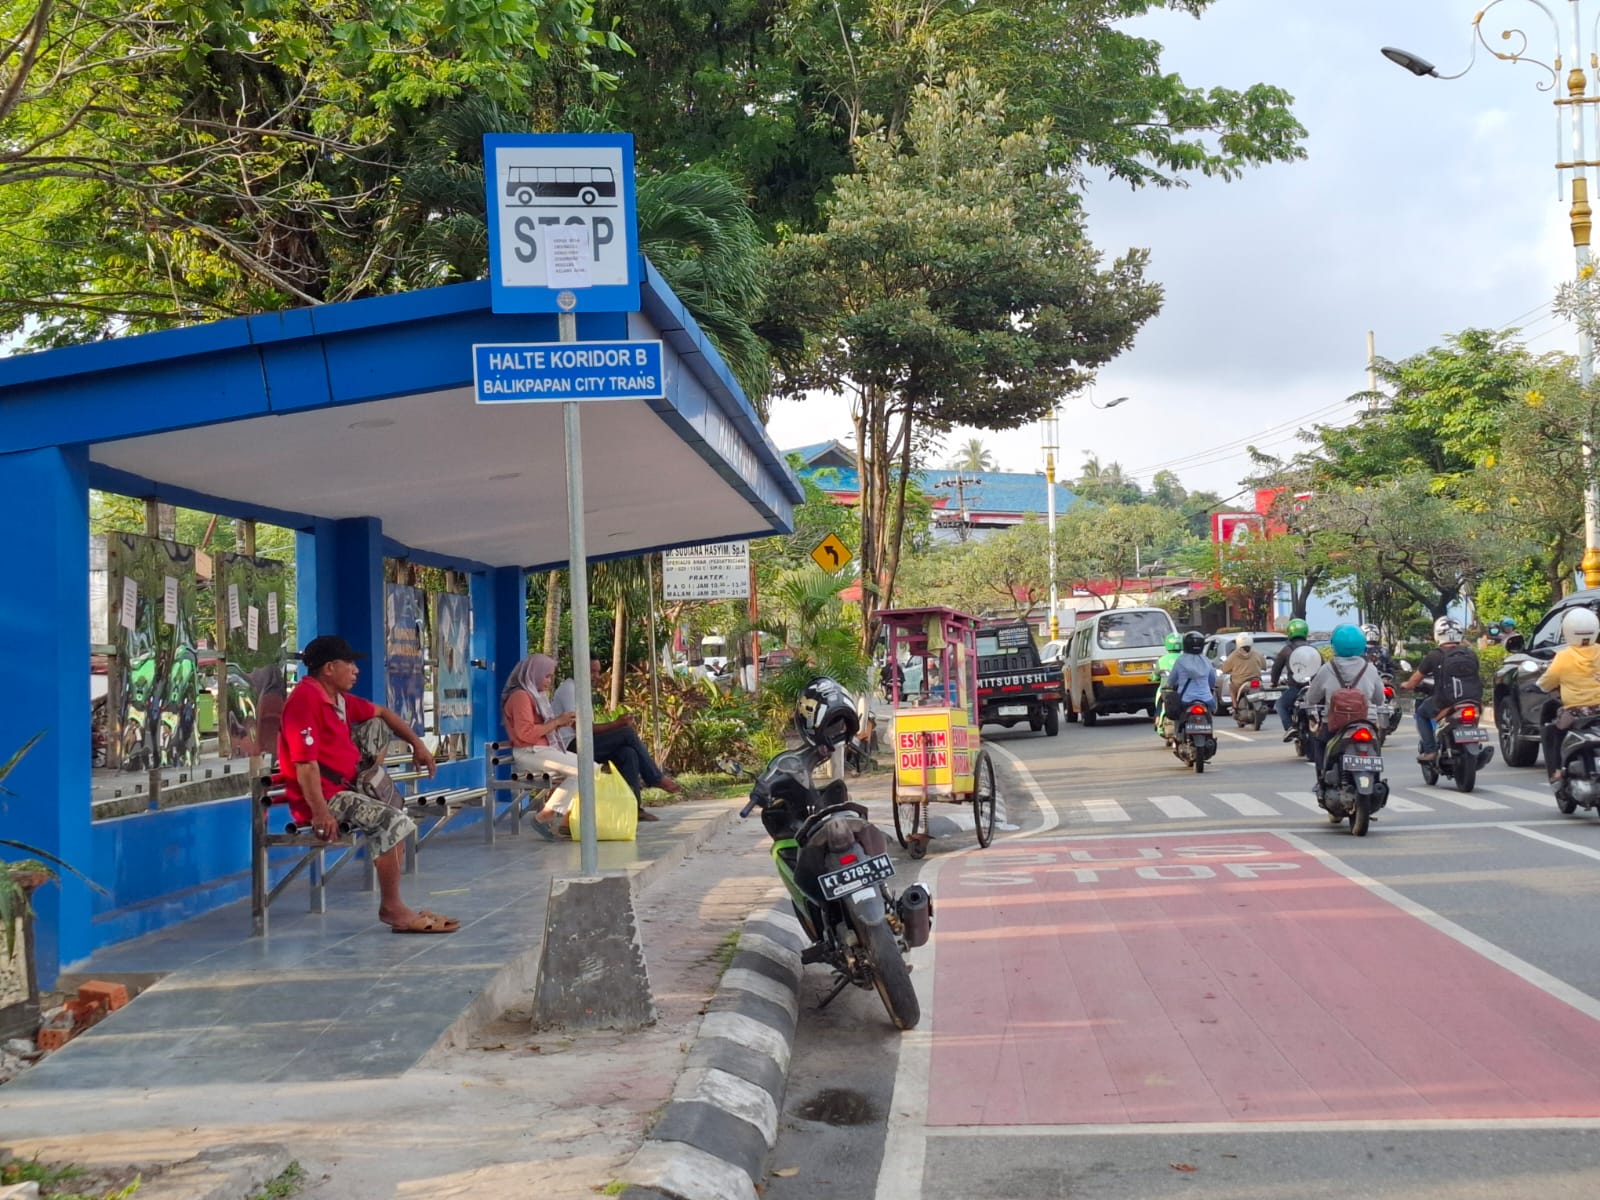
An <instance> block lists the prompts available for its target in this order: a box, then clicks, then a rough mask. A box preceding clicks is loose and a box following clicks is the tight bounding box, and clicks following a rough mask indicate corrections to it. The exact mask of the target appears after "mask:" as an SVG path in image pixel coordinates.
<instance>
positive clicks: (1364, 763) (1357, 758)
mask: <svg viewBox="0 0 1600 1200" xmlns="http://www.w3.org/2000/svg"><path fill="white" fill-rule="evenodd" d="M1339 763H1340V765H1341V766H1343V767H1344V769H1345V770H1346V771H1381V770H1383V759H1382V758H1380V757H1379V756H1378V755H1376V754H1346V755H1342V756H1341V757H1340V759H1339Z"/></svg>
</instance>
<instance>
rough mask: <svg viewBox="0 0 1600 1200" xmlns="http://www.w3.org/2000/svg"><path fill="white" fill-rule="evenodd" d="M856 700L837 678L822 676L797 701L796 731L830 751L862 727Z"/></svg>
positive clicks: (810, 743) (819, 747) (811, 683)
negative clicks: (857, 712)
mask: <svg viewBox="0 0 1600 1200" xmlns="http://www.w3.org/2000/svg"><path fill="white" fill-rule="evenodd" d="M860 724H861V722H860V718H858V717H857V716H856V702H855V701H854V700H852V699H851V698H850V693H849V692H847V691H845V690H844V686H843V685H842V684H840V683H839V682H838V681H837V680H834V679H829V678H828V677H827V676H825V675H819V676H817V677H816V678H815V679H813V680H812V681H811V682H810V683H808V684H806V686H805V688H804V689H803V690H802V691H801V693H800V698H799V699H798V700H796V701H795V702H794V727H795V731H796V732H797V733H799V735H800V736H801V737H802V738H804V739H805V741H806V743H807V744H808V745H811V746H816V747H817V748H818V749H823V750H831V749H833V748H834V747H835V746H839V745H843V744H844V743H845V742H846V741H848V740H849V739H850V738H853V737H855V735H856V730H857V729H858V728H860Z"/></svg>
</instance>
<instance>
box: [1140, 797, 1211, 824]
mask: <svg viewBox="0 0 1600 1200" xmlns="http://www.w3.org/2000/svg"><path fill="white" fill-rule="evenodd" d="M1150 803H1151V804H1154V805H1155V806H1156V807H1157V808H1159V809H1160V810H1161V811H1162V812H1163V813H1164V814H1166V816H1167V817H1168V818H1169V819H1171V820H1174V821H1176V820H1181V819H1183V818H1184V817H1203V816H1205V815H1206V814H1205V810H1204V809H1202V808H1201V807H1200V806H1199V805H1198V804H1195V803H1193V802H1192V801H1189V800H1185V799H1184V798H1183V797H1182V796H1151V797H1150Z"/></svg>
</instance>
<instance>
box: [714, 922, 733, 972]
mask: <svg viewBox="0 0 1600 1200" xmlns="http://www.w3.org/2000/svg"><path fill="white" fill-rule="evenodd" d="M738 952H739V931H738V930H737V929H730V930H728V932H727V933H725V934H723V935H722V941H720V942H718V943H717V948H716V949H715V950H713V951H712V952H711V957H712V958H714V959H716V960H717V967H718V972H717V973H718V975H719V976H720V975H721V973H722V972H723V971H726V970H727V969H728V964H729V963H731V962H733V956H734V955H735V954H737V953H738Z"/></svg>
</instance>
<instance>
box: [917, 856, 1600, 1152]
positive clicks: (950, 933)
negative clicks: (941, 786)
mask: <svg viewBox="0 0 1600 1200" xmlns="http://www.w3.org/2000/svg"><path fill="white" fill-rule="evenodd" d="M1013 846H1015V847H1016V848H1014V849H1012V848H1007V849H1006V850H1005V851H1003V852H1002V853H1000V854H995V853H993V852H992V851H991V852H988V853H985V854H973V855H967V856H963V857H962V858H961V859H959V860H955V861H951V862H949V863H948V864H946V866H945V867H944V869H943V871H942V874H941V878H940V885H941V886H940V890H939V896H938V900H937V922H936V924H935V930H936V933H937V947H936V955H935V961H934V983H933V987H934V1004H933V1013H934V1021H933V1038H932V1048H931V1059H930V1062H929V1068H930V1076H929V1094H928V1117H927V1124H928V1126H930V1127H939V1126H971V1125H991V1126H1002V1125H1003V1126H1026V1125H1129V1124H1145V1123H1164V1122H1185V1123H1187V1122H1255V1121H1330V1120H1331V1121H1338V1120H1385V1121H1402V1120H1440V1119H1446V1120H1450V1119H1468V1118H1477V1119H1489V1118H1535V1117H1600V1022H1597V1021H1596V1020H1595V1019H1593V1018H1592V1017H1590V1016H1588V1015H1585V1014H1584V1013H1583V1012H1580V1011H1579V1010H1577V1009H1575V1008H1573V1007H1572V1006H1570V1005H1568V1004H1566V1003H1564V1002H1563V1001H1562V1000H1560V999H1558V998H1557V997H1556V996H1554V995H1552V994H1550V993H1549V992H1547V991H1545V990H1544V989H1542V988H1540V987H1538V986H1535V984H1533V983H1530V982H1528V981H1527V980H1525V979H1523V978H1522V977H1521V976H1520V975H1518V974H1516V973H1515V972H1513V971H1512V970H1511V969H1508V968H1507V967H1505V966H1501V965H1499V964H1497V963H1496V962H1494V961H1492V960H1491V959H1490V958H1488V957H1485V956H1484V955H1483V954H1480V953H1478V952H1477V951H1476V950H1474V949H1472V948H1470V947H1469V946H1467V945H1465V944H1463V943H1462V942H1461V941H1458V940H1457V939H1456V938H1454V937H1452V936H1451V935H1450V934H1449V933H1447V932H1444V931H1443V930H1442V929H1438V928H1435V927H1434V926H1433V925H1431V924H1429V923H1428V922H1427V921H1425V920H1423V919H1422V918H1421V917H1420V916H1417V915H1414V914H1412V913H1409V912H1407V911H1405V910H1404V909H1402V908H1400V907H1398V906H1397V905H1396V904H1394V903H1391V901H1390V900H1388V899H1386V898H1385V897H1384V896H1382V895H1380V894H1377V893H1376V892H1374V891H1373V890H1372V889H1370V888H1368V887H1366V886H1364V885H1363V884H1362V883H1360V882H1358V881H1356V880H1354V879H1351V878H1348V877H1346V876H1345V875H1343V874H1340V873H1339V872H1338V871H1337V870H1335V869H1334V868H1333V867H1331V866H1330V865H1329V864H1328V863H1327V862H1326V861H1325V860H1324V859H1322V858H1321V857H1320V856H1319V855H1318V854H1316V853H1315V852H1313V851H1311V850H1310V849H1309V848H1307V847H1306V846H1305V845H1304V844H1302V843H1297V842H1296V841H1291V840H1287V839H1285V838H1282V837H1278V836H1274V835H1272V834H1265V833H1252V834H1226V835H1217V834H1211V835H1194V836H1187V837H1181V836H1180V837H1170V836H1161V837H1128V838H1119V839H1104V840H1101V839H1084V840H1078V841H1070V840H1069V841H1056V842H1048V843H1041V844H1038V846H1037V849H1035V848H1033V846H1032V845H1031V844H1030V845H1029V847H1028V848H1027V849H1023V848H1022V847H1021V846H1017V845H1016V844H1015V843H1013Z"/></svg>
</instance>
